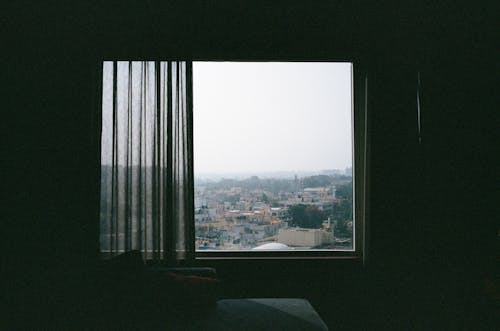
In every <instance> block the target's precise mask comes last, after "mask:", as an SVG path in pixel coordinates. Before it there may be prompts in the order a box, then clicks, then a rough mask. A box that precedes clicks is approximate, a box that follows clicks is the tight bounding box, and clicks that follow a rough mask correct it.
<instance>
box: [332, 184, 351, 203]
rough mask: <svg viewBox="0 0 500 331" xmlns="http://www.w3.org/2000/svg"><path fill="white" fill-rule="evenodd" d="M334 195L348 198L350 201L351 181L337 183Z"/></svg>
mask: <svg viewBox="0 0 500 331" xmlns="http://www.w3.org/2000/svg"><path fill="white" fill-rule="evenodd" d="M335 197H336V198H337V199H348V200H349V199H350V200H351V201H352V182H349V183H346V184H341V185H337V186H336V187H335Z"/></svg>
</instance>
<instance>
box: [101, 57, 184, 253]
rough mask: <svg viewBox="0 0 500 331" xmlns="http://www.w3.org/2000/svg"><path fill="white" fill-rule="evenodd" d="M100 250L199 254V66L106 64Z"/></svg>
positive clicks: (118, 62) (135, 62) (104, 66)
mask: <svg viewBox="0 0 500 331" xmlns="http://www.w3.org/2000/svg"><path fill="white" fill-rule="evenodd" d="M102 87H103V89H102V91H103V93H102V135H101V198H100V202H101V206H100V249H101V253H103V255H104V256H115V255H117V254H120V253H122V252H125V251H130V250H140V251H141V252H143V256H144V257H145V258H147V259H155V260H158V259H167V260H176V259H188V258H192V257H193V254H194V225H193V215H192V214H193V207H192V206H193V169H192V101H191V100H192V97H191V94H192V89H191V63H189V62H178V61H161V62H160V61H141V62H140V61H105V62H104V63H103V85H102Z"/></svg>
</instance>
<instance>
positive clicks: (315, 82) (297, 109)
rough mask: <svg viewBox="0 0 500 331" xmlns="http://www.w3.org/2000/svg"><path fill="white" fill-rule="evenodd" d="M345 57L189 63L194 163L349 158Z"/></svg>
mask: <svg viewBox="0 0 500 331" xmlns="http://www.w3.org/2000/svg"><path fill="white" fill-rule="evenodd" d="M351 70H352V66H351V64H350V63H297V62H288V63H269V62H260V63H255V62H253V63H248V62H195V63H193V98H194V100H193V102H194V110H193V111H194V170H195V174H204V173H235V172H244V173H259V172H270V171H319V170H326V169H344V168H346V167H350V166H351V165H352V145H351V116H352V90H351V86H352V84H351V77H352V76H351Z"/></svg>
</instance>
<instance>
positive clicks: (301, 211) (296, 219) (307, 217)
mask: <svg viewBox="0 0 500 331" xmlns="http://www.w3.org/2000/svg"><path fill="white" fill-rule="evenodd" d="M288 213H289V215H290V218H291V222H290V223H291V225H293V226H299V227H301V228H309V229H311V228H320V227H321V225H322V224H323V221H324V220H325V218H326V216H325V213H324V212H323V211H321V210H319V209H318V207H316V206H307V205H304V204H298V205H293V206H290V208H289V210H288Z"/></svg>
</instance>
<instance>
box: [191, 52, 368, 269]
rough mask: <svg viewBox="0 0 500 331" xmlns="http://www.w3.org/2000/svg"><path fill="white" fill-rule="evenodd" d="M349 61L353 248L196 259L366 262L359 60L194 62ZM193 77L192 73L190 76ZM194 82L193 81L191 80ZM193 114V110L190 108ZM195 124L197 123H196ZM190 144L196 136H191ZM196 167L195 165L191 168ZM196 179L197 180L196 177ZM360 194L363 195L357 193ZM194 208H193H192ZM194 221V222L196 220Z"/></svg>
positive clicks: (364, 121)
mask: <svg viewBox="0 0 500 331" xmlns="http://www.w3.org/2000/svg"><path fill="white" fill-rule="evenodd" d="M197 61H200V62H201V61H203V62H304V63H313V62H329V63H334V62H336V63H339V62H349V63H351V64H352V82H351V91H352V92H351V98H352V119H353V120H352V122H351V126H352V127H351V134H352V142H353V144H352V151H353V157H352V163H353V164H352V168H353V215H354V228H353V241H354V242H353V249H352V250H351V249H350V250H339V249H337V250H276V251H273V250H265V251H252V250H241V251H224V250H220V251H218V250H210V251H200V250H195V252H194V260H197V261H204V260H263V259H264V260H280V259H287V260H296V259H299V260H300V259H321V260H325V259H327V260H328V259H339V260H357V261H363V263H364V262H365V261H366V259H367V249H366V248H367V235H366V233H367V231H366V227H367V215H368V213H367V211H368V204H367V201H368V189H369V187H368V178H367V177H368V163H367V162H368V152H369V148H368V147H369V146H368V76H367V74H366V72H365V70H363V66H362V65H361V64H360V63H359V61H355V60H321V61H311V60H303V61H291V60H279V59H277V60H269V61H262V60H227V59H224V60H218V59H196V60H194V59H193V60H191V62H197ZM191 74H192V73H191ZM191 81H192V80H191ZM191 111H192V109H191ZM193 125H196V123H194V122H193ZM190 138H191V141H192V139H193V137H192V136H191V137H190ZM191 166H193V165H191ZM193 179H194V177H193ZM356 192H360V193H358V194H357V193H356ZM192 208H193V209H194V205H193V206H192ZM193 221H194V220H193Z"/></svg>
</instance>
